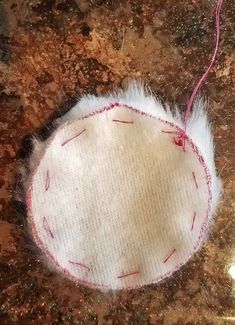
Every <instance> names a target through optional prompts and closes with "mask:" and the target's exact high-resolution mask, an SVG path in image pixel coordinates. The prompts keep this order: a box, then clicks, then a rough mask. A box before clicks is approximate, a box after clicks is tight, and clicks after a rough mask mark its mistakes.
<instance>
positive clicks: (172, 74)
mask: <svg viewBox="0 0 235 325" xmlns="http://www.w3.org/2000/svg"><path fill="white" fill-rule="evenodd" d="M213 10H214V3H213V2H212V1H207V0H200V1H194V0H184V1H183V0H127V1H124V0H120V1H112V0H106V1H102V0H91V1H85V0H80V1H79V0H76V1H73V0H45V1H42V0H31V1H24V0H18V1H13V0H9V1H7V0H1V1H0V144H1V147H0V158H1V165H0V168H1V171H0V175H1V177H0V186H1V188H0V324H7V325H8V324H24V325H25V324H26V325H27V324H133V325H134V324H141V325H144V324H157V325H160V324H164V325H173V324H174V325H176V324H177V325H180V324H187V325H193V324H201V325H209V324H210V325H214V324H215V325H217V324H218V325H219V324H222V325H225V324H228V325H229V324H233V323H234V321H235V315H234V308H235V304H234V295H235V283H234V282H233V281H234V280H232V276H231V266H232V265H235V253H234V185H235V178H234V165H235V164H234V163H235V157H234V147H235V143H234V127H235V124H234V107H235V97H234V93H235V89H234V84H235V82H234V81H235V80H234V66H235V65H234V62H235V51H234V50H235V39H234V30H235V18H234V17H235V6H234V3H233V1H232V0H225V1H224V3H223V6H222V27H221V36H222V41H221V44H220V50H219V53H218V56H217V60H216V65H214V67H213V70H212V71H211V72H210V75H209V77H208V79H207V82H206V83H205V84H204V86H203V89H202V93H203V94H205V95H206V96H207V97H208V99H209V115H210V118H211V121H212V123H213V130H214V135H215V143H216V165H217V168H218V171H219V174H220V175H221V177H222V180H223V184H224V194H223V201H222V202H221V205H220V207H219V209H218V213H217V216H216V220H215V224H214V226H213V228H212V230H211V233H210V235H209V238H208V240H207V242H206V243H205V244H204V246H203V248H202V250H201V251H200V252H199V253H198V254H196V255H195V256H194V257H193V258H192V259H191V260H190V261H189V262H188V263H187V265H186V266H185V267H184V268H183V269H181V270H180V271H179V272H177V273H176V274H175V275H174V276H173V277H172V278H171V279H169V280H167V281H165V282H164V283H161V284H160V285H151V286H148V287H145V288H143V289H140V290H134V291H128V292H121V293H118V294H104V293H101V292H99V291H95V290H92V289H88V288H86V287H84V286H81V285H76V286H75V285H74V284H73V283H71V282H70V281H68V280H65V279H63V278H61V277H60V276H59V275H57V274H55V273H53V272H52V271H51V270H49V269H48V268H47V267H46V266H44V264H43V263H42V261H41V259H40V253H39V252H38V251H37V250H36V249H35V247H34V246H33V245H32V243H31V242H30V240H29V238H28V236H27V234H26V231H25V219H24V217H25V210H24V208H25V207H24V205H23V204H19V203H17V202H16V201H15V199H14V198H15V196H16V195H17V193H18V191H19V190H20V189H19V181H20V177H19V175H18V174H17V170H19V169H20V159H22V158H25V157H27V156H28V155H29V153H30V149H31V142H30V134H32V133H37V132H40V134H41V136H42V137H45V136H46V135H47V133H48V131H46V130H47V127H44V125H45V124H47V123H48V121H49V120H50V119H52V118H53V117H54V116H55V115H58V114H59V113H60V112H64V111H66V109H68V108H69V107H71V105H72V103H73V102H74V100H75V99H76V96H79V95H81V94H83V93H85V92H92V93H95V94H104V93H106V92H107V91H109V90H113V89H115V88H116V87H123V88H125V87H126V86H127V84H128V80H129V79H130V78H140V79H142V80H144V81H145V83H146V85H147V86H148V85H149V86H150V87H151V89H152V91H153V92H154V93H156V94H158V95H159V96H160V98H161V99H162V100H163V101H164V102H167V103H169V104H173V103H177V104H178V105H179V107H180V109H181V110H182V111H183V110H184V109H185V105H186V102H187V99H188V97H189V96H190V94H191V90H192V88H193V85H194V84H195V83H196V81H197V80H198V78H199V76H200V75H201V74H202V72H203V69H204V68H205V66H206V65H207V63H208V61H209V59H210V56H211V53H212V50H213V47H214V36H215V28H214V11H213ZM43 127H44V128H43ZM233 276H235V275H234V274H233Z"/></svg>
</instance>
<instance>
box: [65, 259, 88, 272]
mask: <svg viewBox="0 0 235 325" xmlns="http://www.w3.org/2000/svg"><path fill="white" fill-rule="evenodd" d="M69 263H70V264H73V265H78V266H81V267H84V268H85V269H87V270H88V271H90V270H91V269H90V268H89V266H87V265H85V264H83V263H79V262H74V261H69Z"/></svg>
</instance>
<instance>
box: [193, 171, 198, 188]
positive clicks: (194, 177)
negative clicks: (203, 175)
mask: <svg viewBox="0 0 235 325" xmlns="http://www.w3.org/2000/svg"><path fill="white" fill-rule="evenodd" d="M192 174H193V179H194V182H195V185H196V188H198V183H197V179H196V176H195V173H194V172H192Z"/></svg>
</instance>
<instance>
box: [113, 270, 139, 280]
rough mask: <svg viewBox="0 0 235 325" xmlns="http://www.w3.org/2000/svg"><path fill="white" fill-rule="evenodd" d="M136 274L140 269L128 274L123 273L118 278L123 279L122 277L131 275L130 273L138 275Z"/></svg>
mask: <svg viewBox="0 0 235 325" xmlns="http://www.w3.org/2000/svg"><path fill="white" fill-rule="evenodd" d="M136 274H139V271H135V272H131V273H127V274H122V275H119V276H118V277H117V278H118V279H121V278H125V277H127V276H130V275H136Z"/></svg>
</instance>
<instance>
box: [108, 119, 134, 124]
mask: <svg viewBox="0 0 235 325" xmlns="http://www.w3.org/2000/svg"><path fill="white" fill-rule="evenodd" d="M113 122H118V123H124V124H133V123H134V122H133V121H122V120H113Z"/></svg>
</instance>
